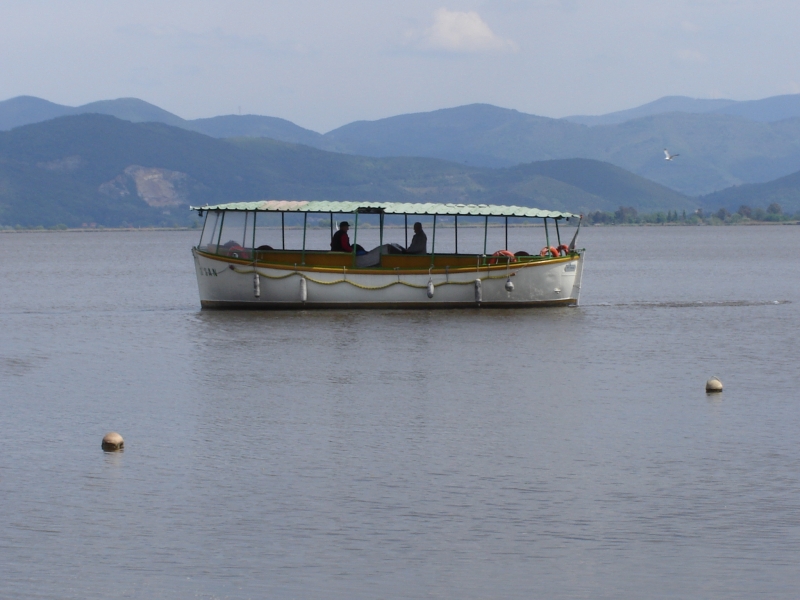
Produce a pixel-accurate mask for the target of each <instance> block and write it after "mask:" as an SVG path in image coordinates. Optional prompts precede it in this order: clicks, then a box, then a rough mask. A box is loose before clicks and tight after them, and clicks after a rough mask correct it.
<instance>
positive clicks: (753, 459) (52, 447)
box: [0, 226, 800, 599]
mask: <svg viewBox="0 0 800 600" xmlns="http://www.w3.org/2000/svg"><path fill="white" fill-rule="evenodd" d="M540 232H541V230H540ZM322 234H324V231H323V232H322V233H320V235H322ZM523 234H524V235H529V234H530V230H527V231H523V230H517V231H513V232H512V235H513V236H522V235H523ZM198 235H199V233H195V232H186V233H183V232H141V233H123V232H116V233H114V232H108V233H91V234H89V233H85V234H80V233H50V234H39V235H37V234H3V235H0V256H2V257H3V260H2V287H0V319H2V327H0V381H2V402H0V514H1V515H2V519H1V520H0V597H3V598H59V599H63V598H81V599H84V598H86V599H93V598H108V597H117V598H143V599H145V598H146V599H150V598H191V597H195V598H237V599H238V598H309V599H323V598H324V599H328V598H335V599H338V598H342V599H344V598H348V599H349V598H356V599H361V598H364V599H367V598H467V599H473V598H474V599H478V598H556V599H561V598H587V599H589V598H591V599H596V598H609V599H612V598H613V599H619V598H637V599H638V598H704V599H705V598H726V599H728V598H753V597H756V596H759V597H768V598H795V597H797V594H798V592H797V590H798V589H800V568H798V564H800V403H799V402H798V395H800V394H798V389H797V388H798V385H800V380H799V378H798V361H799V360H800V344H798V331H800V262H799V261H798V259H797V257H798V254H800V227H795V226H774V227H766V226H765V227H729V228H725V227H717V228H710V227H670V228H667V227H653V228H644V227H639V228H621V227H617V228H586V229H584V230H582V231H581V234H580V238H579V241H580V242H581V244H579V245H583V246H585V247H587V248H588V254H587V262H586V267H585V272H584V282H583V295H582V297H581V302H582V305H581V306H580V307H577V308H555V309H533V310H507V311H505V310H495V311H492V310H478V309H476V310H461V311H431V312H426V311H419V312H411V311H363V312H358V311H328V312H280V313H267V312H226V311H220V312H214V311H201V310H200V309H199V302H198V297H197V287H196V282H195V276H194V269H193V266H192V261H191V255H190V247H191V246H192V245H193V244H194V243H195V242H196V240H197V238H198ZM541 245H542V244H538V245H537V246H536V248H535V249H538V248H539V247H540V246H541ZM513 247H516V246H513ZM712 375H718V376H719V377H720V378H721V379H722V381H723V382H724V384H725V391H724V392H723V393H722V394H721V395H715V396H707V395H706V394H705V392H704V384H705V381H706V379H708V378H709V377H710V376H712ZM110 430H115V431H119V432H120V433H121V434H122V435H123V436H124V437H125V445H126V448H125V450H124V452H121V453H114V454H106V453H104V452H102V451H101V449H100V440H101V438H102V436H103V435H104V434H105V433H106V432H107V431H110Z"/></svg>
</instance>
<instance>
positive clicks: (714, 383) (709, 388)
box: [706, 375, 722, 394]
mask: <svg viewBox="0 0 800 600" xmlns="http://www.w3.org/2000/svg"><path fill="white" fill-rule="evenodd" d="M721 391H722V382H721V381H720V380H719V377H717V376H716V375H715V376H714V377H712V378H711V379H709V380H708V381H706V393H707V394H714V393H716V392H721Z"/></svg>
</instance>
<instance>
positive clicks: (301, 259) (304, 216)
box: [300, 213, 308, 265]
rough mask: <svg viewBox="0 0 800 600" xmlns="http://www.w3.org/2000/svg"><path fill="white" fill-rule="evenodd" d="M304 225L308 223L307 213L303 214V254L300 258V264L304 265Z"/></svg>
mask: <svg viewBox="0 0 800 600" xmlns="http://www.w3.org/2000/svg"><path fill="white" fill-rule="evenodd" d="M306 223H308V213H303V253H302V255H301V258H300V264H301V265H304V264H306Z"/></svg>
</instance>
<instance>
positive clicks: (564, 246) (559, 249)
mask: <svg viewBox="0 0 800 600" xmlns="http://www.w3.org/2000/svg"><path fill="white" fill-rule="evenodd" d="M562 248H563V249H564V256H567V255H568V254H569V246H567V245H566V244H561V245H560V246H559V247H558V248H556V250H558V255H559V256H561V249H562Z"/></svg>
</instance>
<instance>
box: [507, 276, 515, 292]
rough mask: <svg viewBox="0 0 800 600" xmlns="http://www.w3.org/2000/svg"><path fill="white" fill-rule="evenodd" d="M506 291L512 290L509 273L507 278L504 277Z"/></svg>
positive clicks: (512, 285)
mask: <svg viewBox="0 0 800 600" xmlns="http://www.w3.org/2000/svg"><path fill="white" fill-rule="evenodd" d="M506 291H507V292H513V291H514V282H513V281H511V275H509V276H508V279H506Z"/></svg>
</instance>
